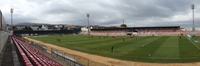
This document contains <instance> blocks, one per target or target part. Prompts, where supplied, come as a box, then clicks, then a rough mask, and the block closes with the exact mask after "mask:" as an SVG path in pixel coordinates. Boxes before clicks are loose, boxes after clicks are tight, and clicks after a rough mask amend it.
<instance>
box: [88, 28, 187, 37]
mask: <svg viewBox="0 0 200 66" xmlns="http://www.w3.org/2000/svg"><path fill="white" fill-rule="evenodd" d="M180 34H185V32H184V31H182V28H181V27H180V26H156V27H98V28H93V29H91V35H98V36H126V35H132V36H177V35H180Z"/></svg>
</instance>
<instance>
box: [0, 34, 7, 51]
mask: <svg viewBox="0 0 200 66" xmlns="http://www.w3.org/2000/svg"><path fill="white" fill-rule="evenodd" d="M7 39H8V33H7V32H4V31H0V53H1V51H2V49H3V47H4V45H5V44H6V42H7Z"/></svg>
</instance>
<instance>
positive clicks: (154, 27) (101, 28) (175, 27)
mask: <svg viewBox="0 0 200 66" xmlns="http://www.w3.org/2000/svg"><path fill="white" fill-rule="evenodd" d="M166 28H167V29H169V28H170V29H172V28H173V29H180V26H153V27H127V28H121V27H99V28H94V29H91V30H125V29H166Z"/></svg>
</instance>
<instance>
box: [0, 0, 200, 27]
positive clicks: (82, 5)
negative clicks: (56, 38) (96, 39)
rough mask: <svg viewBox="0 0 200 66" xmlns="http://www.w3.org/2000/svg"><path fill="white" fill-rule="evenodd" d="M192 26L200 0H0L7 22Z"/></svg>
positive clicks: (197, 22)
mask: <svg viewBox="0 0 200 66" xmlns="http://www.w3.org/2000/svg"><path fill="white" fill-rule="evenodd" d="M193 3H194V4H195V26H199V25H200V7H199V6H200V0H1V2H0V9H1V11H2V12H3V15H4V18H5V19H6V21H7V22H8V24H9V23H10V8H14V14H13V17H14V24H17V23H49V24H73V25H87V17H86V14H87V13H89V14H90V23H91V24H92V25H101V26H119V25H120V24H122V23H123V20H125V24H127V25H128V26H130V27H133V26H191V25H192V10H191V4H193Z"/></svg>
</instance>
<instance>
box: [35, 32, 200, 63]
mask: <svg viewBox="0 0 200 66" xmlns="http://www.w3.org/2000/svg"><path fill="white" fill-rule="evenodd" d="M31 38H33V39H37V40H40V41H43V42H48V43H51V44H55V45H58V46H61V47H66V48H69V49H73V50H78V51H82V52H86V53H91V54H96V55H101V56H106V57H112V58H116V59H122V60H129V61H140V62H153V63H185V62H197V61H200V43H199V42H197V41H198V40H200V37H194V38H192V40H189V39H188V38H186V37H184V36H182V37H179V36H145V37H103V36H83V35H49V36H37V37H31Z"/></svg>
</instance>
